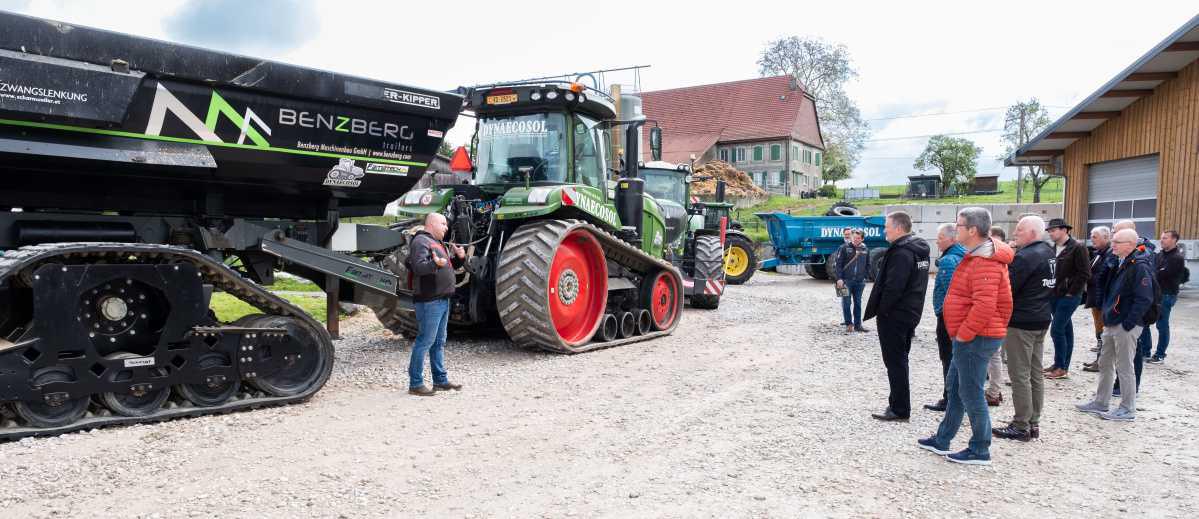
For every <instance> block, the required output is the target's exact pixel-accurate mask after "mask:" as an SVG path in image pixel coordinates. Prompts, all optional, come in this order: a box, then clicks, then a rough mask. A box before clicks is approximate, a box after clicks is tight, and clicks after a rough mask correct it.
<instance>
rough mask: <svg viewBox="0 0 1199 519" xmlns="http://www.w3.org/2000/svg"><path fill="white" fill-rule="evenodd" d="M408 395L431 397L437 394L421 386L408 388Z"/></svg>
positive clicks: (427, 387)
mask: <svg viewBox="0 0 1199 519" xmlns="http://www.w3.org/2000/svg"><path fill="white" fill-rule="evenodd" d="M408 394H409V395H416V396H433V395H436V394H437V392H436V391H433V390H432V389H429V386H421V387H412V388H408Z"/></svg>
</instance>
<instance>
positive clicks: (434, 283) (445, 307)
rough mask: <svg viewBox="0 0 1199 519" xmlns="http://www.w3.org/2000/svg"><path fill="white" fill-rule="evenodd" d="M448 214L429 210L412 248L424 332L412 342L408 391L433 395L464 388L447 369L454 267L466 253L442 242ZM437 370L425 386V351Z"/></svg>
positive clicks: (411, 263)
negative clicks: (451, 378)
mask: <svg viewBox="0 0 1199 519" xmlns="http://www.w3.org/2000/svg"><path fill="white" fill-rule="evenodd" d="M448 228H449V227H448V226H447V225H446V220H445V216H443V215H442V214H440V213H429V215H428V216H426V217H425V228H424V230H422V231H419V232H417V233H416V236H414V237H413V238H412V243H411V245H410V246H409V248H408V268H409V269H410V272H411V273H412V283H413V286H412V301H413V303H415V306H416V322H417V325H418V326H419V327H420V331H419V332H418V333H417V335H416V340H415V341H413V343H412V356H411V357H409V359H408V393H410V394H413V395H418V396H433V395H435V394H437V393H436V391H437V390H440V391H445V390H449V389H455V390H457V389H462V385H460V384H454V383H451V382H450V379H449V375H448V374H447V373H446V370H445V356H444V347H445V336H446V327H447V326H448V325H449V317H450V296H453V295H454V269H455V268H458V267H460V266H462V262H463V260H464V259H465V257H466V252H465V251H464V250H462V247H460V246H458V245H451V249H452V250H453V255H451V254H450V253H449V252H448V251H447V250H446V248H445V245H443V244H442V243H441V239H442V238H444V237H445V233H446V230H447V229H448ZM426 353H427V354H428V355H429V367H430V368H432V371H433V389H429V387H427V386H425V383H424V372H425V354H426Z"/></svg>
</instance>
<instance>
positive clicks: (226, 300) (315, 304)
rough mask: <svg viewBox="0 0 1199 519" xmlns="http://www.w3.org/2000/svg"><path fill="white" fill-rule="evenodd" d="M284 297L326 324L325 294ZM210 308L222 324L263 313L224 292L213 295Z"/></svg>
mask: <svg viewBox="0 0 1199 519" xmlns="http://www.w3.org/2000/svg"><path fill="white" fill-rule="evenodd" d="M282 297H283V298H284V299H286V300H288V301H290V302H291V303H292V304H294V305H296V306H298V307H300V308H301V309H303V310H304V311H305V312H308V314H309V315H311V316H312V317H313V318H315V319H316V320H318V321H320V322H321V323H324V322H325V308H326V306H325V295H324V294H323V293H321V294H319V295H311V296H309V295H291V294H288V295H284V296H282ZM209 307H210V308H212V311H214V312H216V316H217V319H220V320H221V321H222V322H233V321H236V320H237V319H240V318H241V317H243V316H246V315H250V314H259V313H262V312H261V311H259V310H258V309H257V308H254V307H253V306H250V305H249V304H246V303H244V302H242V301H241V300H239V299H237V298H235V297H233V296H231V295H229V294H226V293H224V292H217V293H215V294H212V304H211V305H209Z"/></svg>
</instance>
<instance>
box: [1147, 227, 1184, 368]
mask: <svg viewBox="0 0 1199 519" xmlns="http://www.w3.org/2000/svg"><path fill="white" fill-rule="evenodd" d="M1178 238H1179V235H1178V231H1166V232H1163V233H1162V239H1161V242H1162V252H1161V254H1159V255H1158V258H1157V283H1158V286H1160V287H1161V292H1162V301H1161V315H1160V316H1158V319H1157V351H1156V352H1154V354H1153V358H1151V359H1149V361H1148V362H1149V363H1151V364H1160V363H1161V362H1162V361H1164V360H1166V348H1167V347H1169V346H1170V311H1171V310H1173V309H1174V304H1175V303H1177V302H1178V289H1179V287H1181V286H1182V285H1183V284H1185V283H1186V282H1187V281H1190V277H1191V273H1190V271H1189V270H1187V268H1186V260H1185V259H1184V258H1183V257H1182V251H1181V250H1179V249H1178ZM1152 345H1153V343H1152V339H1151V340H1150V347H1152Z"/></svg>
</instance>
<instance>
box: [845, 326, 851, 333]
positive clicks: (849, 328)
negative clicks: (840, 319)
mask: <svg viewBox="0 0 1199 519" xmlns="http://www.w3.org/2000/svg"><path fill="white" fill-rule="evenodd" d="M845 333H853V325H852V324H851V325H849V326H846V327H845Z"/></svg>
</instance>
